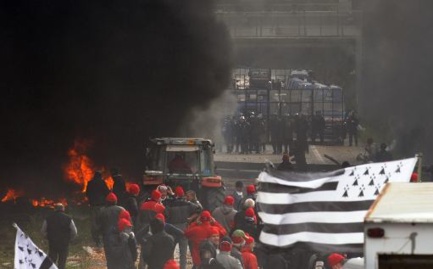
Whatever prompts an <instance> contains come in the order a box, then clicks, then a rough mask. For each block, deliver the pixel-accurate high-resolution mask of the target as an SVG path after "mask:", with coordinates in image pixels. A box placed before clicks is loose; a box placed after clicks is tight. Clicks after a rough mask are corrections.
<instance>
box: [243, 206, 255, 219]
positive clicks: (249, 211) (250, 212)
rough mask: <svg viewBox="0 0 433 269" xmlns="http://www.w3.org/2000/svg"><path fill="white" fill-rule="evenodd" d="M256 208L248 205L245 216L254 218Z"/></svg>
mask: <svg viewBox="0 0 433 269" xmlns="http://www.w3.org/2000/svg"><path fill="white" fill-rule="evenodd" d="M255 215H256V214H255V212H254V208H252V207H248V209H247V210H245V217H249V218H254V217H255Z"/></svg>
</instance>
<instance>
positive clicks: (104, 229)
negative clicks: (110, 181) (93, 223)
mask: <svg viewBox="0 0 433 269" xmlns="http://www.w3.org/2000/svg"><path fill="white" fill-rule="evenodd" d="M105 200H106V201H107V206H105V207H104V208H102V209H101V211H100V213H99V215H98V217H97V227H99V233H100V234H102V240H103V243H104V251H105V257H106V261H107V268H108V269H117V268H120V266H119V259H117V258H115V257H117V255H116V254H117V253H118V248H117V245H116V243H115V242H117V240H118V238H117V236H116V233H113V227H118V221H119V219H121V218H120V217H119V216H120V215H121V213H122V211H125V209H124V208H123V207H120V206H118V205H116V202H117V197H116V195H115V194H114V193H109V194H108V195H107V197H106V199H105ZM122 219H123V218H122Z"/></svg>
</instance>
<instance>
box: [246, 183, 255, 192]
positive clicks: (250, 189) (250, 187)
mask: <svg viewBox="0 0 433 269" xmlns="http://www.w3.org/2000/svg"><path fill="white" fill-rule="evenodd" d="M255 192H256V187H255V186H254V185H253V184H251V185H248V186H247V193H248V194H253V193H255Z"/></svg>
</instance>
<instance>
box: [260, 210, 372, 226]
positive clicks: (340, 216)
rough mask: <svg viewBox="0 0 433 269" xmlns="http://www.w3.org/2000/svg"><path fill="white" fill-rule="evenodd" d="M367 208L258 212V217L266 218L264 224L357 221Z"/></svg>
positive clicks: (361, 217) (362, 216)
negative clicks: (312, 211)
mask: <svg viewBox="0 0 433 269" xmlns="http://www.w3.org/2000/svg"><path fill="white" fill-rule="evenodd" d="M366 213H367V210H363V211H351V212H314V213H311V212H304V213H289V214H281V215H277V214H267V213H263V212H259V217H260V218H261V219H262V220H266V224H272V225H282V224H298V223H304V222H309V223H357V222H359V220H360V219H363V218H364V216H365V214H366Z"/></svg>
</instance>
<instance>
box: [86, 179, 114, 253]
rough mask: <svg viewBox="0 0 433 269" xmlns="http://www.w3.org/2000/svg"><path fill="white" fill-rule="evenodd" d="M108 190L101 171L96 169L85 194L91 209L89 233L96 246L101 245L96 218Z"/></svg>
mask: <svg viewBox="0 0 433 269" xmlns="http://www.w3.org/2000/svg"><path fill="white" fill-rule="evenodd" d="M109 192H110V190H109V189H108V187H107V185H106V184H105V182H104V180H103V179H102V173H101V172H99V171H96V172H95V174H94V175H93V178H92V180H90V181H89V183H88V185H87V189H86V196H87V199H88V200H89V205H90V210H91V211H90V223H91V225H92V226H91V229H90V233H91V234H92V239H93V241H94V242H95V244H96V245H97V246H98V247H100V246H101V239H100V238H99V234H98V227H97V226H96V218H97V216H98V214H99V211H100V210H101V208H102V207H103V206H104V205H105V197H106V196H107V195H108V193H109Z"/></svg>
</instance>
